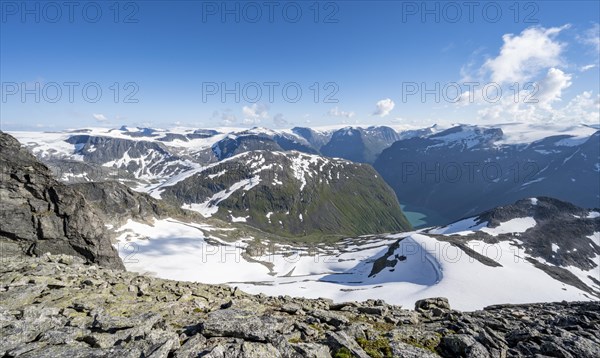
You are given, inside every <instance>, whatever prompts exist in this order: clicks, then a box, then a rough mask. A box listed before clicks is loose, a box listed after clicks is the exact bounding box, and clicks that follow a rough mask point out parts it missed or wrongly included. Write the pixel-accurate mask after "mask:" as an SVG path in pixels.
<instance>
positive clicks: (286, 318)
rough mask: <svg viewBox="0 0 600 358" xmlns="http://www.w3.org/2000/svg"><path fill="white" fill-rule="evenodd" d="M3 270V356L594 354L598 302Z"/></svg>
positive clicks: (598, 349)
mask: <svg viewBox="0 0 600 358" xmlns="http://www.w3.org/2000/svg"><path fill="white" fill-rule="evenodd" d="M2 263H3V264H2V265H1V266H0V356H1V357H117V356H118V357H132V358H133V357H178V358H179V357H199V356H200V357H261V358H262V357H266V358H269V357H364V358H367V357H426V358H430V357H437V356H442V357H533V356H538V357H542V356H562V357H598V356H600V302H558V303H543V304H542V303H540V304H527V305H496V306H491V307H487V308H485V309H483V310H481V311H475V312H459V311H456V310H453V309H452V308H451V306H450V303H449V302H448V300H447V299H445V298H443V297H439V298H432V299H427V300H423V301H421V302H419V303H418V304H417V307H418V311H411V310H406V309H402V308H401V307H399V306H394V305H388V304H386V303H385V302H382V301H380V300H369V301H365V302H349V303H345V304H340V303H333V302H332V301H331V300H326V299H316V300H313V299H303V298H293V297H289V296H279V297H269V296H265V295H249V294H246V293H244V292H241V291H240V290H237V289H235V288H232V287H229V286H222V285H204V284H198V283H190V282H177V281H170V280H163V279H157V278H153V277H147V276H141V275H139V274H137V273H132V272H125V271H121V270H113V269H108V268H102V267H97V266H95V265H89V264H86V263H85V261H84V260H83V259H81V258H78V257H72V256H67V255H50V254H46V255H43V256H42V257H37V258H35V257H28V256H12V257H5V258H3V262H2ZM140 288H143V289H140ZM292 307H293V308H294V309H290V308H292ZM434 310H441V311H442V313H441V314H440V315H432V314H431V312H432V311H434Z"/></svg>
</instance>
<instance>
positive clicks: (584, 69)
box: [579, 63, 597, 72]
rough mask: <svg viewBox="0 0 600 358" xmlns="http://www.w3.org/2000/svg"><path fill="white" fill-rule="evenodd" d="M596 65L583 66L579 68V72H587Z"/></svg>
mask: <svg viewBox="0 0 600 358" xmlns="http://www.w3.org/2000/svg"><path fill="white" fill-rule="evenodd" d="M596 66H597V65H596V64H595V63H591V64H589V65H585V66H581V67H579V72H585V71H589V70H591V69H592V68H594V67H596Z"/></svg>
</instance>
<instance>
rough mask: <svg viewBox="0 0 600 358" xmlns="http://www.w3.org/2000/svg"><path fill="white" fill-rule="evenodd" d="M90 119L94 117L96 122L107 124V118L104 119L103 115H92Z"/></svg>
mask: <svg viewBox="0 0 600 358" xmlns="http://www.w3.org/2000/svg"><path fill="white" fill-rule="evenodd" d="M92 117H94V119H95V120H97V121H98V122H108V118H106V116H105V115H104V114H100V113H94V114H92Z"/></svg>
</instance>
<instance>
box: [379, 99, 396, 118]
mask: <svg viewBox="0 0 600 358" xmlns="http://www.w3.org/2000/svg"><path fill="white" fill-rule="evenodd" d="M375 106H376V107H377V108H376V109H375V112H373V115H374V116H380V117H385V116H387V115H388V114H390V112H391V111H392V109H394V106H396V104H395V103H394V101H392V100H391V99H389V98H386V99H382V100H381V101H379V102H377V103H376V104H375Z"/></svg>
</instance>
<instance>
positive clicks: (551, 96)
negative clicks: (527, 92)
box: [533, 68, 571, 110]
mask: <svg viewBox="0 0 600 358" xmlns="http://www.w3.org/2000/svg"><path fill="white" fill-rule="evenodd" d="M538 86H539V89H538V92H537V94H534V95H533V97H534V99H536V100H537V101H538V102H537V103H538V105H539V106H540V107H541V108H543V109H546V110H550V109H551V105H552V103H553V102H557V101H560V100H561V95H562V91H563V90H564V89H565V88H567V87H569V86H571V75H569V74H566V73H564V72H563V71H561V70H559V69H558V68H551V69H549V70H548V74H547V75H546V77H545V78H544V79H543V80H542V81H540V83H539V84H538Z"/></svg>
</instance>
